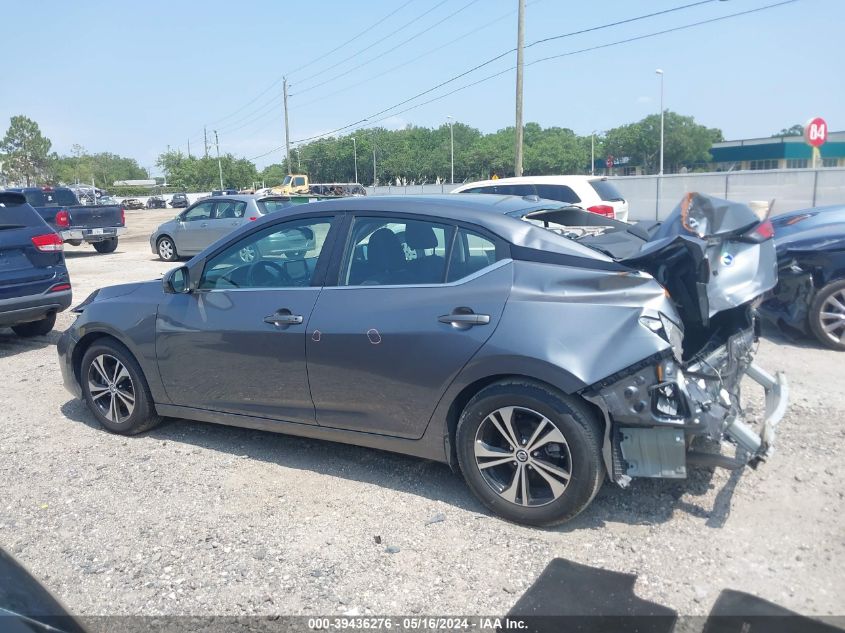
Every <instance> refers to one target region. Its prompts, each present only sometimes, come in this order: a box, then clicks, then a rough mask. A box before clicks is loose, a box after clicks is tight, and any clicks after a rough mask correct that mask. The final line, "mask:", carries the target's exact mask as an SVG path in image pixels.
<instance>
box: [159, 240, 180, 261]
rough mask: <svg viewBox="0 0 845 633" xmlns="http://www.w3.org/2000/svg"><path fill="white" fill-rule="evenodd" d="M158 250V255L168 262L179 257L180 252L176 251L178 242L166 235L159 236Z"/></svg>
mask: <svg viewBox="0 0 845 633" xmlns="http://www.w3.org/2000/svg"><path fill="white" fill-rule="evenodd" d="M156 250H157V251H158V256H159V257H160V258H161V259H163V260H164V261H166V262H174V261H176V259H178V257H179V254H178V253H177V252H176V244H174V243H173V240H172V239H170V238H169V237H167V236H166V235H165V236H164V237H160V238H158V242H156Z"/></svg>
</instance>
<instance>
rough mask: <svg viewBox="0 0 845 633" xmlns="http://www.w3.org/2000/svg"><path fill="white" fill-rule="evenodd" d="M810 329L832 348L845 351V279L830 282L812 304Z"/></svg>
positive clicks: (822, 342) (824, 343)
mask: <svg viewBox="0 0 845 633" xmlns="http://www.w3.org/2000/svg"><path fill="white" fill-rule="evenodd" d="M808 318H809V320H810V329H811V330H812V331H813V334H814V335H815V336H816V338H817V339H818V340H819V341H820V342H821V344H822V345H826V346H827V347H830V348H831V349H835V350H840V351H845V281H836V282H834V283H832V284H828V285H827V286H825V287H824V288H822V289H821V290H819V291H818V293H816V297H815V299H813V303H812V304H811V305H810V313H809V317H808Z"/></svg>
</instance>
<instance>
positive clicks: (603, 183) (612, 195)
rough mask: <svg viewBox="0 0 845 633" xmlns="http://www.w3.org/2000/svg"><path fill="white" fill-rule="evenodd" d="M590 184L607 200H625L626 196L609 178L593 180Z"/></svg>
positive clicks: (600, 196)
mask: <svg viewBox="0 0 845 633" xmlns="http://www.w3.org/2000/svg"><path fill="white" fill-rule="evenodd" d="M590 186H591V187H592V188H593V189H595V190H596V193H597V194H599V198H601V199H602V200H604V201H605V202H623V201H624V200H625V196H623V195H622V194H621V193H619V190H618V189H617V188H616V187H614V186H613V183H612V182H610V181H609V180H591V181H590Z"/></svg>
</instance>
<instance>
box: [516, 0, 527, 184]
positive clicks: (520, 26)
mask: <svg viewBox="0 0 845 633" xmlns="http://www.w3.org/2000/svg"><path fill="white" fill-rule="evenodd" d="M518 2H519V17H518V18H517V29H516V160H515V161H514V176H521V175H522V73H523V66H524V64H523V59H522V58H523V48H525V0H518Z"/></svg>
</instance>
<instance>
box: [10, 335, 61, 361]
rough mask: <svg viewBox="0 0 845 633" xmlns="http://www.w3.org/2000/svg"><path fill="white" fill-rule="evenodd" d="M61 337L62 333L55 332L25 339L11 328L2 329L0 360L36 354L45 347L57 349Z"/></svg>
mask: <svg viewBox="0 0 845 633" xmlns="http://www.w3.org/2000/svg"><path fill="white" fill-rule="evenodd" d="M61 335H62V333H61V331H59V330H53V331H52V332H50V333H49V334H45V335H44V336H32V337H23V336H18V335H17V334H15V333H14V332H13V331H12V329H11V328H7V327H0V358H8V357H9V356H14V355H15V354H20V353H22V352H34V351H36V350H39V349H44V348H45V347H50V346H53V347H55V345H56V343H57V342H58V341H59V337H61Z"/></svg>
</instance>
